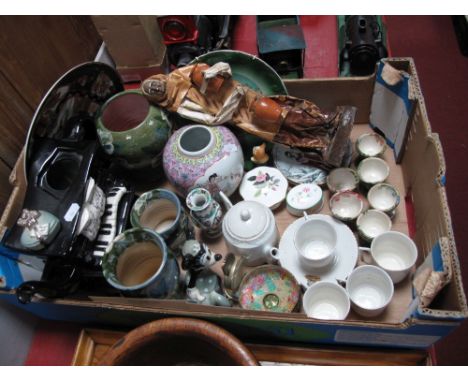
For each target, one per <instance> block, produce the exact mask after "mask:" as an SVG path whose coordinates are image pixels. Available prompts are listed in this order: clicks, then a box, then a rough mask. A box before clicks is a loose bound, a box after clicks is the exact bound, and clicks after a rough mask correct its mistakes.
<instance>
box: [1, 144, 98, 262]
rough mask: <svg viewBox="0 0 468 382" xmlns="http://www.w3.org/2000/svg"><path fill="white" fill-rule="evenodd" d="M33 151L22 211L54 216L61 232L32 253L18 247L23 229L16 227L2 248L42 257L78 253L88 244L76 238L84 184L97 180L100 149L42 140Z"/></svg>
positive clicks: (8, 235) (93, 146) (91, 145)
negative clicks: (34, 211)
mask: <svg viewBox="0 0 468 382" xmlns="http://www.w3.org/2000/svg"><path fill="white" fill-rule="evenodd" d="M35 148H36V151H35V155H33V156H32V158H31V159H32V166H31V168H30V169H29V176H28V188H27V191H26V196H25V200H24V203H23V208H27V209H29V210H44V211H47V212H49V213H51V214H53V215H54V216H56V217H57V218H58V219H59V220H60V231H59V232H58V234H57V237H56V238H55V239H54V240H53V241H52V242H51V243H50V244H49V245H48V246H46V247H45V248H44V249H41V250H39V251H31V250H28V249H27V248H24V247H23V246H22V245H21V242H20V238H21V234H22V232H23V227H20V226H18V225H17V224H15V225H14V226H13V227H12V228H11V230H10V231H8V233H7V236H6V238H5V245H6V246H7V247H9V248H11V249H13V250H17V251H19V252H21V253H29V254H32V255H37V256H41V257H47V256H66V255H68V254H70V253H72V252H77V250H76V249H77V248H82V247H83V246H84V244H85V243H84V241H85V240H87V239H85V238H84V237H81V236H77V234H76V230H77V226H78V222H79V218H80V212H81V206H82V203H83V199H84V192H85V187H86V182H87V181H88V179H89V177H90V176H93V177H95V176H96V174H97V172H98V169H99V167H100V166H101V165H102V162H101V161H100V160H99V150H100V146H99V143H98V142H97V141H96V140H92V141H87V140H85V141H81V142H76V141H75V142H71V141H67V140H63V141H62V142H57V141H56V140H53V139H48V138H42V139H36V142H35Z"/></svg>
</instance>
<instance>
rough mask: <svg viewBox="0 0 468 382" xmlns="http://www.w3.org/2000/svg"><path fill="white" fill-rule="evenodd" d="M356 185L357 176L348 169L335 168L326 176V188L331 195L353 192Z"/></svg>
mask: <svg viewBox="0 0 468 382" xmlns="http://www.w3.org/2000/svg"><path fill="white" fill-rule="evenodd" d="M358 184H359V176H358V174H357V173H356V171H354V170H353V169H352V168H349V167H340V168H335V169H334V170H332V171H330V173H329V174H328V176H327V186H328V189H329V190H330V192H331V193H335V192H340V191H353V190H355V189H356V187H357V186H358Z"/></svg>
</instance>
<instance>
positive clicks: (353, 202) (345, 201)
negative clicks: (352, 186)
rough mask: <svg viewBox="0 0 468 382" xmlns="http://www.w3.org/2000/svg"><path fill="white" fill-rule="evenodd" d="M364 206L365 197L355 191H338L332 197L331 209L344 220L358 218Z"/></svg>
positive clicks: (333, 213)
mask: <svg viewBox="0 0 468 382" xmlns="http://www.w3.org/2000/svg"><path fill="white" fill-rule="evenodd" d="M363 208H364V200H363V197H362V196H361V195H360V194H358V193H357V192H354V191H342V192H337V193H336V194H335V195H333V196H332V197H331V199H330V211H331V213H332V215H333V216H334V217H335V218H337V219H340V220H342V221H352V220H354V219H356V218H357V217H358V216H359V214H360V213H361V212H362V210H363Z"/></svg>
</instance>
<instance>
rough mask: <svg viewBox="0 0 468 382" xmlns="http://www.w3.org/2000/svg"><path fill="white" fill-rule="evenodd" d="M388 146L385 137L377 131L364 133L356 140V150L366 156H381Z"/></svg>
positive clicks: (360, 154)
mask: <svg viewBox="0 0 468 382" xmlns="http://www.w3.org/2000/svg"><path fill="white" fill-rule="evenodd" d="M386 148H387V144H386V143H385V139H384V138H383V137H381V136H380V135H379V134H377V133H368V134H363V135H361V136H360V137H359V138H358V139H357V141H356V151H357V152H358V154H359V156H361V157H364V158H368V157H376V156H381V155H383V153H384V152H385V149H386Z"/></svg>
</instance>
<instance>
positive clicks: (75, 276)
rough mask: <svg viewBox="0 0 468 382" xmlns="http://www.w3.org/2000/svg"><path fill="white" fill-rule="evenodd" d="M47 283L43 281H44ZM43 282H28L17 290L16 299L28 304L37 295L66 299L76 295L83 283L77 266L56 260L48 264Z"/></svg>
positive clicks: (66, 261) (67, 261)
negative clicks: (73, 294) (72, 294)
mask: <svg viewBox="0 0 468 382" xmlns="http://www.w3.org/2000/svg"><path fill="white" fill-rule="evenodd" d="M44 279H45V280H47V281H43V280H44ZM43 280H42V281H27V282H24V283H23V284H21V285H20V286H18V287H17V288H16V297H17V298H18V301H19V302H20V303H22V304H28V303H30V302H31V300H32V298H33V297H34V296H36V295H40V296H42V297H44V298H60V297H66V296H68V295H70V294H71V293H74V292H75V291H76V290H77V289H78V287H79V285H80V282H81V275H80V271H79V269H78V267H77V266H76V264H75V263H74V262H73V261H72V262H70V261H69V260H62V259H54V260H51V261H49V262H48V263H47V264H46V267H45V269H44V273H43Z"/></svg>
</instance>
